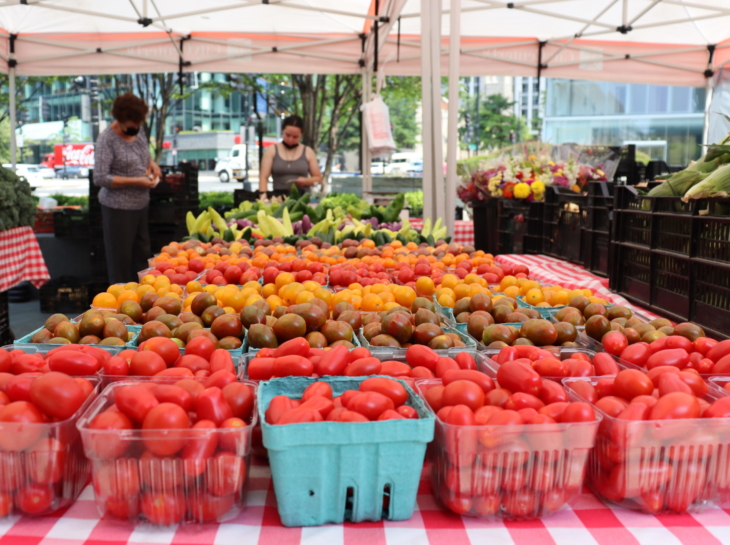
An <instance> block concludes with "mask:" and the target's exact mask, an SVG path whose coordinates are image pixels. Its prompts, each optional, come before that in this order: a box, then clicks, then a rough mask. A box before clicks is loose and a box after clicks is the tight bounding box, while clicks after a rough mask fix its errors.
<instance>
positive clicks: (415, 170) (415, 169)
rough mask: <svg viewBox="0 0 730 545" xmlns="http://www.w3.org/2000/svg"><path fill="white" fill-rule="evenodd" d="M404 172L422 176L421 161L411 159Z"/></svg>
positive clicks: (409, 174)
mask: <svg viewBox="0 0 730 545" xmlns="http://www.w3.org/2000/svg"><path fill="white" fill-rule="evenodd" d="M406 174H407V175H408V176H423V161H413V162H412V163H411V166H410V167H408V170H407V171H406Z"/></svg>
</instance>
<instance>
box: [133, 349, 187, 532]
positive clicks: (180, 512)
mask: <svg viewBox="0 0 730 545" xmlns="http://www.w3.org/2000/svg"><path fill="white" fill-rule="evenodd" d="M200 338H201V337H196V339H200ZM140 507H141V509H142V514H143V515H144V516H145V517H147V520H149V521H150V522H151V523H152V524H158V525H160V526H169V525H170V524H176V523H178V522H180V521H182V519H183V517H184V516H185V510H186V505H185V496H184V495H183V493H182V492H178V491H167V492H145V493H144V494H142V499H141V502H140Z"/></svg>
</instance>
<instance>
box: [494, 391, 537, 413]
mask: <svg viewBox="0 0 730 545" xmlns="http://www.w3.org/2000/svg"><path fill="white" fill-rule="evenodd" d="M544 406H545V403H543V402H542V401H540V399H539V398H537V397H535V396H534V395H531V394H525V393H524V392H516V393H514V394H512V396H511V397H510V398H509V399H508V400H507V403H505V404H504V408H505V410H508V411H519V410H521V409H534V410H535V411H537V410H539V409H542V408H543V407H544Z"/></svg>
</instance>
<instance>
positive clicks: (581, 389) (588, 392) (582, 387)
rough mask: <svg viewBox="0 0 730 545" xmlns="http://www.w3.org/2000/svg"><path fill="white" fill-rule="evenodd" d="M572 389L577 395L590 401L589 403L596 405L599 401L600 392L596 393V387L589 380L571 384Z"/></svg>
mask: <svg viewBox="0 0 730 545" xmlns="http://www.w3.org/2000/svg"><path fill="white" fill-rule="evenodd" d="M570 387H571V388H572V389H573V391H574V392H575V393H576V394H578V395H579V396H581V397H582V398H584V399H585V400H586V401H588V403H595V402H596V401H598V392H596V388H595V386H593V384H591V383H590V382H588V381H587V380H576V381H574V382H571V383H570Z"/></svg>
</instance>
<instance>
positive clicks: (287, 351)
mask: <svg viewBox="0 0 730 545" xmlns="http://www.w3.org/2000/svg"><path fill="white" fill-rule="evenodd" d="M282 356H302V357H307V356H309V343H308V342H307V340H306V339H305V338H303V337H297V338H296V339H291V340H288V341H286V342H284V343H282V344H281V345H279V347H278V348H277V349H276V350H274V357H275V358H280V357H282Z"/></svg>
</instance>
